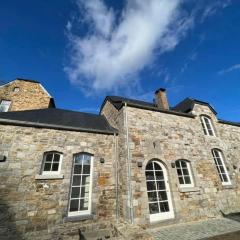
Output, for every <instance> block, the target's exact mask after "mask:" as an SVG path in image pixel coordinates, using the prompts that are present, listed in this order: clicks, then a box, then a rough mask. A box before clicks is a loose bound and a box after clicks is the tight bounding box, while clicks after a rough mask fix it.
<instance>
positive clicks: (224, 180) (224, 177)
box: [222, 174, 228, 182]
mask: <svg viewBox="0 0 240 240" xmlns="http://www.w3.org/2000/svg"><path fill="white" fill-rule="evenodd" d="M222 179H223V182H228V178H227V175H226V174H222Z"/></svg>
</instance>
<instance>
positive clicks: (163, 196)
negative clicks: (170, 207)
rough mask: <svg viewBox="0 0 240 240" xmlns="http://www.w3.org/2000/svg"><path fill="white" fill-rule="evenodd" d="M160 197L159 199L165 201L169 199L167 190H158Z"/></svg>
mask: <svg viewBox="0 0 240 240" xmlns="http://www.w3.org/2000/svg"><path fill="white" fill-rule="evenodd" d="M158 198H159V201H164V200H167V199H168V198H167V193H166V191H159V192H158Z"/></svg>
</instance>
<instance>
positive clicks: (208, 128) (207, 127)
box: [200, 115, 216, 136]
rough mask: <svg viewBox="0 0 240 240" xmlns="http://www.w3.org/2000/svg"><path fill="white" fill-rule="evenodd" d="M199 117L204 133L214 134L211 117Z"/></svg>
mask: <svg viewBox="0 0 240 240" xmlns="http://www.w3.org/2000/svg"><path fill="white" fill-rule="evenodd" d="M200 118H201V123H202V127H203V131H204V134H205V135H208V136H216V134H215V131H214V128H213V124H212V120H211V118H210V117H208V116H205V115H202V116H201V117H200Z"/></svg>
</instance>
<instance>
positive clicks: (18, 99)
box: [0, 80, 51, 111]
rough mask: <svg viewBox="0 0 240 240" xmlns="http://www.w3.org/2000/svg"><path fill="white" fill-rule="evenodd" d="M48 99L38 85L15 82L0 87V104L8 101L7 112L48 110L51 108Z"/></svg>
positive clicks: (27, 82)
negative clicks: (9, 103) (2, 101)
mask: <svg viewBox="0 0 240 240" xmlns="http://www.w3.org/2000/svg"><path fill="white" fill-rule="evenodd" d="M15 88H19V91H14V89H15ZM50 99H51V97H50V96H49V95H48V93H47V92H46V91H45V90H44V89H43V88H42V86H41V85H40V84H39V83H35V82H30V81H23V80H15V81H12V82H10V83H8V84H5V85H3V86H0V102H1V100H10V101H11V105H10V108H9V111H22V110H31V109H41V108H48V107H49V106H51V101H50Z"/></svg>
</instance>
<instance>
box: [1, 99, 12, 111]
mask: <svg viewBox="0 0 240 240" xmlns="http://www.w3.org/2000/svg"><path fill="white" fill-rule="evenodd" d="M10 105H11V101H10V100H2V101H1V103H0V112H7V111H8V110H9V108H10Z"/></svg>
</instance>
